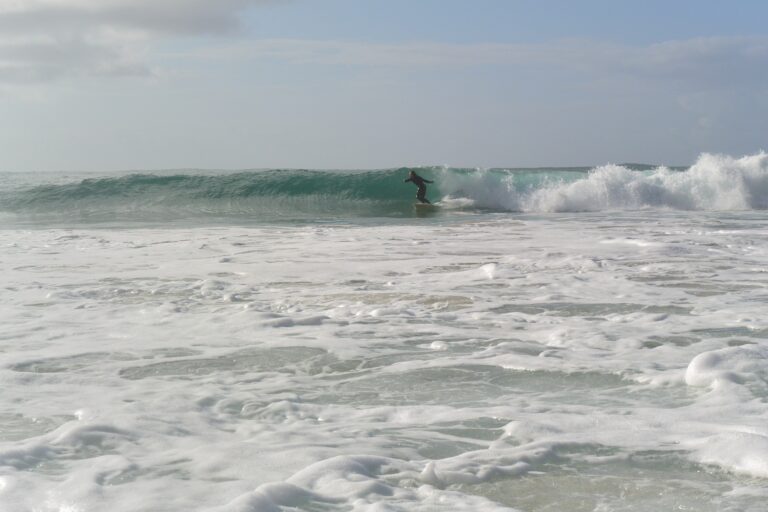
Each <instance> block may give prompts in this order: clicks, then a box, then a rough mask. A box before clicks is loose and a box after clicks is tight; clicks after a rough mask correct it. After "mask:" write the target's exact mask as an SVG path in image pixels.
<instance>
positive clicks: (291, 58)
mask: <svg viewBox="0 0 768 512" xmlns="http://www.w3.org/2000/svg"><path fill="white" fill-rule="evenodd" d="M194 57H197V58H217V59H218V58H222V57H223V58H227V57H229V58H233V59H271V60H277V61H283V62H292V63H296V64H320V65H357V66H392V67H460V66H482V65H494V66H534V67H539V68H557V69H561V70H577V71H583V72H595V73H600V74H601V75H603V76H604V75H606V74H615V75H616V74H618V75H631V76H644V77H648V78H671V79H685V80H699V79H702V80H703V79H707V80H711V79H715V78H716V79H718V80H721V81H739V80H745V79H751V80H750V81H751V82H752V83H754V79H756V78H759V79H761V80H762V79H765V78H767V77H768V76H767V75H768V38H766V37H731V38H727V37H714V38H701V39H691V40H686V41H670V42H663V43H657V44H652V45H649V46H641V47H636V46H625V45H617V44H613V43H603V42H590V41H581V40H579V41H559V42H552V43H541V44H445V43H428V42H427V43H419V42H416V43H403V44H380V43H366V42H348V41H307V40H289V39H281V40H261V41H253V42H247V43H239V44H236V45H233V46H224V47H219V48H215V47H213V48H206V49H203V50H201V51H200V52H198V53H196V54H195V55H194Z"/></svg>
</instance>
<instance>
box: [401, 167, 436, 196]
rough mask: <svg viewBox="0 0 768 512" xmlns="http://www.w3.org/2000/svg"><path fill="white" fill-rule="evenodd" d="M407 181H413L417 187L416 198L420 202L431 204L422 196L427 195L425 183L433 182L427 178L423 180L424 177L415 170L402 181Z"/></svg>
mask: <svg viewBox="0 0 768 512" xmlns="http://www.w3.org/2000/svg"><path fill="white" fill-rule="evenodd" d="M409 181H411V182H413V184H414V185H416V186H417V187H419V190H417V191H416V199H418V200H419V201H421V202H422V203H427V204H432V203H430V202H429V199H427V198H426V197H424V196H426V195H427V185H426V184H427V183H433V182H432V181H429V180H425V179H424V178H422V177H421V176H419V175H418V174H416V173H415V172H414V173H413V174H412V175H411V176H410V177H408V178H407V179H405V180H404V183H408V182H409Z"/></svg>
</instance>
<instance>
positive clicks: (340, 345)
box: [0, 155, 768, 512]
mask: <svg viewBox="0 0 768 512" xmlns="http://www.w3.org/2000/svg"><path fill="white" fill-rule="evenodd" d="M707 158H709V157H706V158H702V159H701V160H700V161H699V162H698V163H697V164H696V166H694V168H691V169H690V170H688V171H686V172H679V171H662V170H645V171H637V170H636V171H629V170H626V169H622V168H614V167H609V168H605V169H603V170H600V169H598V170H596V171H593V172H592V173H590V174H589V175H584V176H586V177H584V176H582V178H578V179H575V180H571V181H570V182H569V183H564V182H563V183H559V184H557V183H554V182H553V183H550V184H544V183H543V182H541V183H539V182H537V183H533V184H531V183H529V184H528V185H526V184H524V183H518V185H519V186H520V187H525V186H530V187H532V188H531V189H530V190H531V193H530V196H529V197H530V198H533V197H535V196H536V194H541V195H542V197H544V196H545V195H546V194H554V195H550V196H548V197H550V198H552V197H555V196H556V195H557V194H555V192H554V191H556V190H560V192H562V193H563V194H565V196H567V197H570V199H569V201H575V200H576V198H577V197H582V196H579V194H584V195H583V197H592V198H593V200H595V201H597V200H598V199H599V198H600V197H603V198H604V199H605V201H606V202H605V203H604V204H603V206H604V207H606V208H607V207H609V206H611V205H615V204H616V201H617V199H616V198H617V197H619V194H620V193H622V192H621V189H622V187H623V188H625V189H629V191H625V192H626V193H627V194H629V195H628V196H627V197H624V199H621V200H622V201H630V200H632V201H634V200H635V199H631V198H637V197H641V196H642V193H643V192H641V191H642V190H645V189H644V188H643V187H644V186H649V183H651V182H659V183H662V184H663V187H662V188H663V189H664V190H667V191H668V192H669V193H670V194H671V193H672V192H674V191H675V190H678V189H676V188H675V186H673V184H674V183H676V181H675V180H683V181H686V180H687V181H686V183H685V184H681V185H679V187H680V188H679V194H677V195H675V194H672V196H674V198H675V199H674V201H678V200H679V201H682V202H680V203H676V204H678V205H686V204H688V205H690V204H693V203H686V202H685V201H687V200H683V199H680V197H684V196H685V197H688V198H689V199H690V198H691V197H694V196H695V197H697V198H704V197H706V194H708V193H710V192H711V190H713V189H711V187H710V188H707V187H706V186H704V185H705V184H710V185H711V184H713V183H721V184H720V185H718V187H720V188H719V189H718V190H721V191H723V190H726V188H727V187H730V189H728V190H732V191H734V192H733V194H732V195H730V196H728V197H725V198H723V197H720V196H717V197H714V196H712V197H711V198H710V200H708V201H709V202H710V204H712V201H722V203H718V204H721V205H722V206H723V207H725V206H728V208H729V209H730V211H719V212H712V211H681V210H671V209H659V208H644V209H642V210H640V211H625V212H621V211H616V210H612V211H610V212H608V213H605V212H602V211H598V212H591V213H589V212H587V213H579V214H573V213H568V214H564V215H560V214H542V213H536V214H500V213H498V212H496V213H493V214H490V215H484V214H473V215H468V216H465V217H461V216H460V215H457V216H456V217H451V218H450V220H446V219H444V218H441V217H438V218H436V219H432V218H427V219H424V218H420V217H415V216H413V217H410V218H408V217H403V218H401V219H400V220H398V221H397V222H393V221H391V219H390V220H387V219H384V220H382V221H381V222H371V223H367V224H361V223H355V222H351V223H342V222H339V223H336V224H329V225H316V224H315V225H310V224H283V223H281V224H264V223H262V224H256V225H250V226H238V225H219V226H216V225H210V224H208V225H202V226H175V227H162V228H156V227H146V226H145V227H136V226H133V227H130V228H128V229H126V228H122V229H110V230H107V229H103V228H102V227H99V226H91V225H89V224H87V223H85V224H81V225H77V226H75V227H74V228H72V229H61V228H47V227H45V226H44V225H39V224H38V225H36V226H34V227H33V228H31V229H22V228H20V227H18V226H16V228H14V229H0V272H2V275H3V276H4V281H3V282H2V284H0V287H1V288H0V289H2V294H0V320H2V326H3V328H2V332H0V379H1V380H2V386H3V393H2V395H1V396H0V510H5V509H7V510H12V511H14V512H15V511H64V510H68V511H82V512H85V511H99V510H113V511H115V512H121V511H129V510H131V511H132V510H168V511H171V512H173V511H182V510H184V511H187V510H208V511H217V512H234V511H289V510H313V511H317V510H323V511H333V510H339V511H341V510H371V511H383V510H387V511H390V510H391V511H406V510H407V511H413V510H416V511H430V510H436V509H438V510H440V509H445V510H456V511H476V510H498V511H503V510H506V511H510V510H512V511H514V510H517V511H560V510H572V511H584V512H586V511H595V510H598V511H621V510H627V511H654V512H655V511H658V510H697V511H713V512H714V511H718V512H721V511H753V512H758V511H762V510H764V508H765V503H766V500H768V491H767V490H766V489H768V486H766V481H767V479H768V467H767V466H766V461H768V427H766V425H768V352H766V347H768V345H767V344H768V341H767V340H768V323H767V322H766V319H765V304H766V302H768V293H766V289H767V287H768V272H766V264H767V263H768V229H766V221H767V220H768V214H766V212H765V211H762V210H754V208H756V207H757V206H759V202H755V201H758V200H757V199H755V198H756V197H759V196H760V194H761V192H760V186H761V183H762V181H761V179H762V178H761V176H762V175H761V173H762V172H764V169H763V167H764V165H765V164H764V161H763V160H764V157H763V156H760V155H758V156H755V157H750V158H752V159H751V160H750V158H748V159H741V160H736V159H732V160H727V159H725V160H723V158H724V157H712V158H713V160H712V162H714V163H712V165H709V164H707V162H708V161H709V160H707ZM723 162H725V163H723ZM726 164H727V165H726ZM697 166H698V167H697ZM728 169H731V170H728ZM749 169H752V170H751V171H750V170H749ZM761 169H762V170H761ZM436 172H437V171H436ZM562 172H563V173H571V174H574V173H576V174H579V173H582V171H573V170H568V171H562ZM718 173H720V174H722V175H723V176H725V175H728V174H729V173H730V174H731V178H733V179H735V178H736V177H741V178H742V181H743V183H742V185H741V186H737V184H735V183H734V182H733V181H731V182H730V183H728V180H726V179H722V180H720V181H718V180H717V179H715V178H714V177H713V176H716V175H719V174H718ZM481 175H482V173H480V174H477V175H476V174H474V171H467V172H465V173H463V174H462V180H464V181H462V182H461V186H462V187H464V188H465V189H466V188H467V187H469V186H470V185H471V184H472V183H475V182H476V181H474V180H478V179H480V178H478V176H480V177H481ZM503 175H504V174H503V173H500V174H497V175H495V177H494V178H493V179H495V180H498V179H500V178H499V177H500V176H502V177H503ZM698 175H701V176H699V177H697V176H698ZM530 176H532V175H529V176H528V178H530ZM569 176H570V174H569ZM528 178H526V179H528ZM550 178H551V176H550ZM488 179H491V178H488ZM517 179H520V176H517ZM531 179H533V178H531ZM601 180H602V181H601ZM611 180H618V181H617V183H624V185H622V186H618V185H617V186H616V187H611V186H608V185H607V183H609V182H610V183H613V181H611ZM622 180H625V181H622ZM665 180H666V181H665ZM697 180H698V181H697ZM749 180H752V181H749ZM480 181H482V180H480ZM497 182H498V181H497ZM456 183H458V181H457V182H456ZM599 183H602V184H603V185H605V186H604V187H603V190H604V191H605V194H604V195H603V196H599V195H595V193H594V190H596V189H598V188H599V187H598V184H599ZM638 183H639V184H640V185H638ZM697 183H698V184H699V185H696V184H697ZM633 184H635V185H633ZM642 184H645V185H642ZM446 186H452V185H450V184H448V185H446ZM601 186H602V185H601ZM696 186H700V187H699V188H700V190H699V192H696V193H695V194H694V193H693V192H691V193H688V195H687V196H686V195H685V194H684V193H683V191H684V190H686V187H688V188H691V187H694V188H695V187H696ZM708 186H709V185H708ZM457 187H458V185H457ZM569 187H574V188H573V189H571V188H569ZM633 187H634V188H633ZM635 189H636V190H635ZM584 190H586V192H585V191H584ZM632 190H635V192H632ZM708 190H709V192H707V191H708ZM590 191H591V192H590ZM638 191H640V192H638ZM747 192H748V193H747ZM489 193H490V192H489ZM590 194H591V195H590ZM638 194H640V195H638ZM469 195H474V197H475V199H477V200H479V199H480V198H481V195H480V193H479V192H478V191H477V190H475V192H472V194H469ZM652 196H653V195H652V194H651V195H646V196H642V197H646V199H645V201H647V198H648V197H652ZM672 196H669V197H672ZM489 197H490V196H489ZM499 197H500V196H499ZM746 197H749V199H748V202H747V203H744V202H740V201H745V200H746V199H745V198H746ZM531 200H532V199H531ZM541 201H544V199H541ZM612 201H613V202H612ZM638 201H640V200H639V199H638ZM665 201H668V202H669V201H672V199H665ZM641 202H642V201H641ZM641 202H638V203H631V204H634V205H635V206H642V204H641ZM584 204H590V203H589V201H586V202H585V203H584ZM625 204H630V203H625ZM745 204H746V205H748V208H746V209H741V210H739V209H738V208H737V207H738V206H739V205H741V206H744V205H745ZM555 209H557V208H555ZM411 215H415V214H414V213H412V214H411Z"/></svg>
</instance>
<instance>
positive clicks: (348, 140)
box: [0, 0, 768, 171]
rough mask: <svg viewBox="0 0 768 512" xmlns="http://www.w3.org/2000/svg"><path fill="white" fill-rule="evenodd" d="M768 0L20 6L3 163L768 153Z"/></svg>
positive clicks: (34, 167) (9, 5)
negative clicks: (767, 140) (767, 138)
mask: <svg viewBox="0 0 768 512" xmlns="http://www.w3.org/2000/svg"><path fill="white" fill-rule="evenodd" d="M766 19H768V2H765V1H764V0H733V1H731V2H724V1H722V0H718V1H710V0H695V1H693V0H664V1H657V0H643V1H642V2H640V1H623V0H610V1H609V0H579V1H575V0H535V1H534V0H0V171H54V170H67V171H78V170H80V171H111V170H153V169H185V168H195V169H254V168H323V169H331V168H333V169H350V168H357V169H360V168H364V169H376V168H391V167H401V166H411V165H450V166H455V167H545V166H590V165H601V164H605V163H621V162H637V163H649V164H664V165H690V164H692V163H693V162H694V161H695V160H696V158H697V157H698V155H700V154H701V153H724V154H729V155H732V156H742V155H746V154H754V153H756V152H759V151H761V150H764V149H766V150H768V143H766V134H768V29H767V28H766V27H767V26H768V25H766V23H765V20H766Z"/></svg>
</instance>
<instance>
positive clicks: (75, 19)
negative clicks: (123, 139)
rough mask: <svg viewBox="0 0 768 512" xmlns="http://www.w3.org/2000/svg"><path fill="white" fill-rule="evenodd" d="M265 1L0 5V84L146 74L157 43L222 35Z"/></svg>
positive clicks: (24, 0) (31, 0)
mask: <svg viewBox="0 0 768 512" xmlns="http://www.w3.org/2000/svg"><path fill="white" fill-rule="evenodd" d="M266 1H267V0H216V1H210V0H0V82H6V83H7V82H38V81H47V80H52V79H56V78H60V77H64V76H79V75H145V74H148V73H149V68H148V66H147V65H146V61H145V59H144V56H145V54H146V51H147V45H148V44H149V43H151V42H152V41H155V40H156V39H158V38H163V37H173V36H196V35H203V34H223V33H228V32H233V31H236V30H237V29H238V28H239V20H240V15H241V13H242V11H243V10H245V9H246V8H247V7H249V6H252V5H255V4H260V3H265V2H266Z"/></svg>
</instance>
